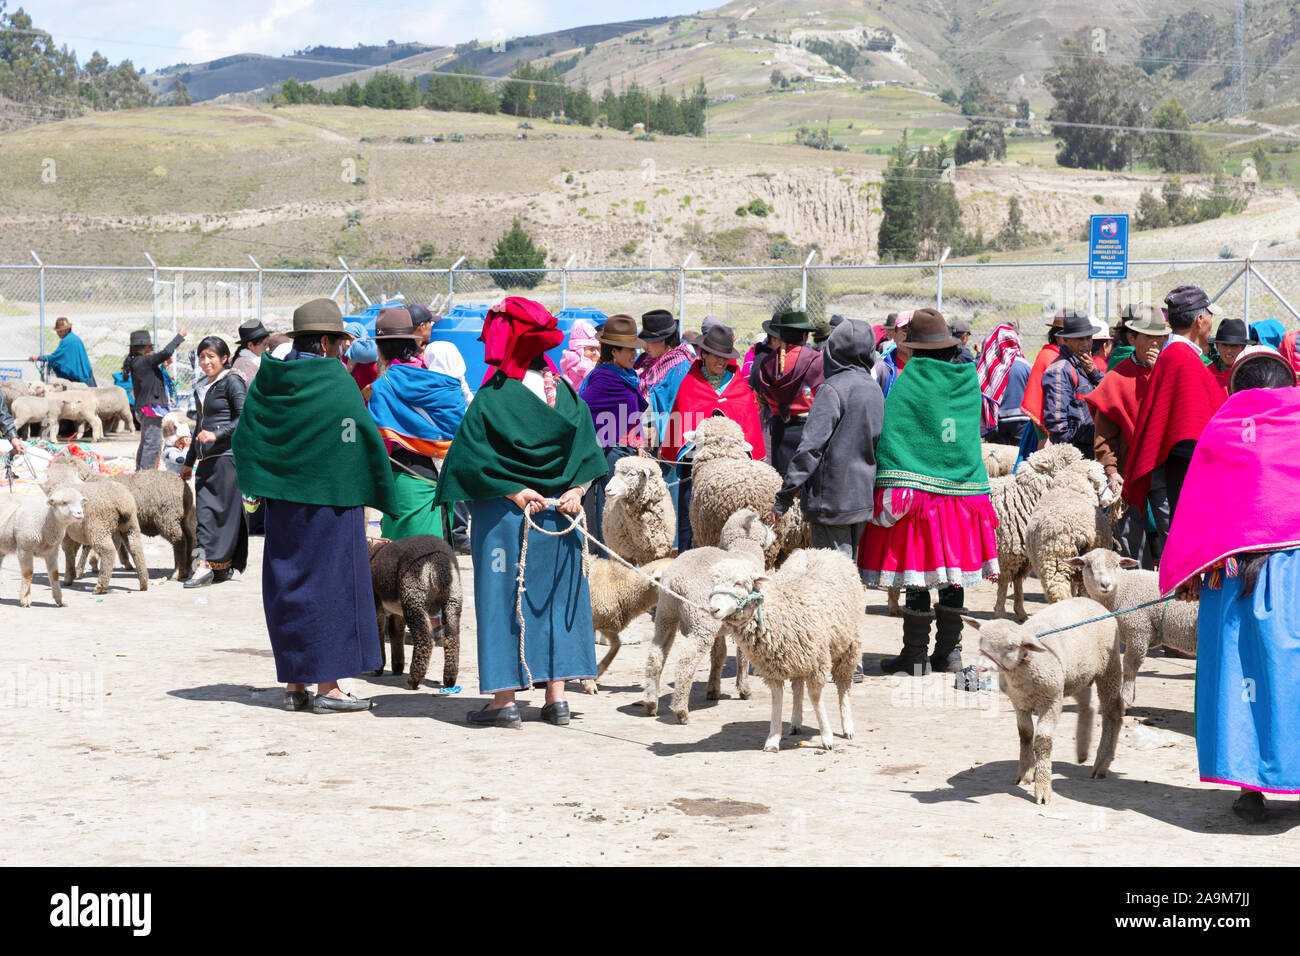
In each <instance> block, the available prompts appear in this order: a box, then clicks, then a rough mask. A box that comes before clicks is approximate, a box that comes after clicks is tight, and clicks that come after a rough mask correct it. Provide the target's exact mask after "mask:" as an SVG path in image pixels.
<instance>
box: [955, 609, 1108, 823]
mask: <svg viewBox="0 0 1300 956" xmlns="http://www.w3.org/2000/svg"><path fill="white" fill-rule="evenodd" d="M1105 613H1106V609H1105V608H1104V607H1102V606H1101V605H1100V604H1098V603H1097V602H1096V601H1094V600H1092V599H1091V598H1070V599H1068V600H1065V601H1062V602H1060V603H1059V604H1053V605H1051V606H1050V607H1048V608H1046V609H1044V610H1042V611H1039V612H1038V613H1037V614H1035V615H1034V616H1033V617H1031V618H1030V619H1029V620H1028V621H1026V622H1025V623H1024V624H1015V623H1013V622H1011V621H1008V620H994V621H977V620H975V619H974V618H970V617H964V618H963V620H964V621H965V622H966V624H967V625H968V626H970V627H973V628H975V630H976V631H978V632H979V638H980V653H981V655H983V658H984V659H986V660H987V661H988V662H989V663H991V664H992V666H993V667H995V668H996V669H997V672H998V686H999V687H1001V688H1002V692H1003V693H1004V694H1006V695H1007V697H1009V698H1010V699H1011V703H1012V705H1013V706H1014V707H1015V709H1016V728H1017V729H1018V730H1019V731H1020V763H1019V765H1018V767H1017V770H1016V783H1017V784H1021V783H1027V782H1029V775H1030V771H1031V770H1032V771H1033V782H1034V799H1035V800H1036V801H1037V802H1038V803H1047V802H1048V801H1049V800H1051V798H1052V735H1053V733H1054V731H1055V730H1056V723H1057V721H1058V720H1060V717H1061V705H1062V703H1063V701H1064V699H1065V698H1066V697H1073V698H1074V700H1075V704H1076V707H1077V710H1078V714H1079V724H1078V729H1077V730H1076V731H1075V753H1076V756H1077V757H1078V760H1079V763H1083V762H1084V761H1086V760H1087V759H1088V749H1089V745H1090V744H1091V742H1092V718H1093V704H1092V688H1093V685H1094V684H1095V685H1096V686H1097V698H1098V702H1099V704H1100V706H1101V742H1100V743H1099V744H1098V746H1097V759H1096V761H1095V762H1094V763H1093V765H1092V775H1093V777H1104V776H1106V771H1107V770H1108V769H1110V762H1111V760H1113V759H1114V757H1115V745H1116V742H1117V741H1118V739H1119V731H1120V725H1121V724H1122V723H1123V720H1124V701H1123V698H1122V697H1121V688H1120V684H1121V683H1122V680H1123V670H1124V665H1123V659H1122V657H1121V656H1120V650H1119V630H1118V628H1117V627H1116V625H1115V619H1114V618H1106V619H1105V620H1101V621H1093V622H1092V623H1091V624H1084V625H1082V626H1081V627H1077V628H1074V629H1073V630H1069V631H1064V632H1062V633H1060V634H1051V635H1046V636H1036V635H1041V634H1042V633H1043V632H1044V631H1050V630H1052V629H1053V628H1057V627H1063V626H1064V625H1067V624H1073V623H1076V622H1079V621H1086V620H1089V619H1091V618H1095V617H1099V616H1101V615H1103V614H1105ZM1034 714H1038V723H1037V725H1036V726H1035V724H1034Z"/></svg>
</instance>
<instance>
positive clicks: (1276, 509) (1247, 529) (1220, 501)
mask: <svg viewBox="0 0 1300 956" xmlns="http://www.w3.org/2000/svg"><path fill="white" fill-rule="evenodd" d="M1297 425H1300V388H1250V389H1246V390H1245V391H1241V392H1238V393H1237V394H1235V395H1233V396H1232V397H1231V398H1229V399H1228V400H1227V401H1226V402H1224V403H1223V405H1222V406H1220V408H1219V410H1218V411H1217V412H1215V414H1214V417H1213V418H1211V419H1210V421H1209V422H1208V423H1207V424H1206V426H1205V430H1204V431H1203V432H1202V433H1201V437H1200V440H1199V441H1198V442H1197V443H1196V453H1195V454H1194V455H1193V456H1192V464H1191V467H1190V468H1189V469H1188V471H1187V479H1186V481H1185V482H1184V483H1183V490H1182V494H1181V495H1180V496H1179V498H1178V510H1177V511H1176V512H1175V514H1174V522H1173V527H1171V528H1170V529H1169V540H1168V542H1167V543H1166V544H1165V550H1164V554H1163V555H1162V556H1161V561H1160V590H1161V593H1167V592H1169V591H1170V590H1172V589H1173V588H1176V587H1178V586H1179V585H1181V584H1183V583H1185V582H1186V581H1188V580H1190V579H1191V578H1193V577H1195V576H1196V575H1198V574H1201V573H1203V572H1205V571H1207V570H1209V569H1210V568H1212V567H1214V566H1215V565H1216V564H1218V563H1220V562H1221V561H1223V560H1224V559H1225V558H1227V557H1229V556H1230V555H1233V554H1239V553H1241V552H1243V551H1274V550H1280V549H1287V548H1296V547H1300V495H1298V494H1296V493H1295V489H1296V488H1300V428H1298V427H1297Z"/></svg>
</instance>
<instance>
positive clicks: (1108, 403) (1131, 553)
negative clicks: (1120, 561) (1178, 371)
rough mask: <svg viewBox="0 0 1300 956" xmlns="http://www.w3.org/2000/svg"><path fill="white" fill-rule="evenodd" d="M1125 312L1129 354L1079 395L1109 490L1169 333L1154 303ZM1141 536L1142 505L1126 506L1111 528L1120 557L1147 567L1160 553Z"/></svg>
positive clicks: (1118, 479) (1120, 477)
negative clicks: (1087, 413) (1088, 414)
mask: <svg viewBox="0 0 1300 956" xmlns="http://www.w3.org/2000/svg"><path fill="white" fill-rule="evenodd" d="M1124 315H1125V318H1124V320H1123V327H1122V328H1123V331H1124V332H1126V333H1127V334H1128V335H1130V336H1132V341H1133V346H1132V348H1130V349H1129V351H1130V352H1131V353H1132V354H1130V355H1128V356H1126V357H1125V358H1124V359H1123V360H1122V361H1120V362H1119V364H1117V365H1116V366H1115V367H1114V368H1113V369H1111V370H1110V371H1109V372H1107V373H1106V375H1105V377H1103V378H1102V380H1101V384H1100V385H1098V386H1097V387H1096V388H1095V389H1093V390H1092V391H1091V392H1089V393H1088V394H1087V395H1086V396H1085V397H1084V399H1083V400H1084V401H1085V402H1087V403H1088V408H1089V409H1090V410H1091V411H1092V421H1093V425H1094V432H1093V451H1094V453H1095V454H1096V457H1097V461H1098V462H1100V463H1101V466H1102V467H1103V468H1105V469H1106V479H1107V480H1108V481H1109V482H1110V487H1111V490H1113V491H1116V492H1118V491H1120V490H1121V489H1122V487H1123V485H1124V470H1125V467H1126V466H1127V465H1128V459H1129V452H1130V449H1132V447H1133V431H1134V429H1135V428H1136V426H1137V420H1138V408H1139V407H1140V406H1141V404H1142V397H1143V396H1144V395H1145V394H1146V388H1147V382H1148V381H1149V380H1150V378H1151V372H1152V370H1153V368H1154V367H1155V363H1156V359H1157V358H1158V357H1159V356H1160V347H1161V346H1162V345H1164V342H1165V339H1166V338H1167V337H1168V335H1169V327H1168V326H1167V325H1165V319H1164V316H1162V315H1161V314H1160V313H1159V312H1158V311H1156V307H1155V306H1153V305H1149V304H1145V303H1144V304H1142V305H1138V306H1133V307H1131V308H1126V309H1125V310H1124ZM1146 537H1147V510H1146V508H1145V507H1141V508H1129V509H1127V510H1126V511H1125V512H1124V517H1123V518H1121V519H1120V522H1119V524H1118V525H1117V526H1116V528H1115V540H1116V541H1117V542H1118V543H1119V546H1120V550H1121V552H1122V553H1123V554H1124V556H1125V557H1129V558H1132V559H1133V560H1135V561H1141V562H1142V564H1143V566H1144V567H1146V568H1151V567H1154V566H1155V560H1156V559H1157V558H1158V557H1159V555H1158V554H1156V553H1154V552H1153V551H1152V550H1151V549H1150V548H1146V549H1144V547H1143V546H1144V544H1145V543H1146ZM1144 550H1145V551H1146V553H1145V554H1144V553H1143V552H1144Z"/></svg>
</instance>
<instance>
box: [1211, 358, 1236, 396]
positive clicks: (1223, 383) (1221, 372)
mask: <svg viewBox="0 0 1300 956" xmlns="http://www.w3.org/2000/svg"><path fill="white" fill-rule="evenodd" d="M1206 368H1208V369H1209V370H1210V374H1211V375H1213V376H1214V380H1215V381H1216V382H1218V383H1219V387H1220V388H1222V389H1223V394H1224V396H1225V397H1226V396H1227V394H1228V379H1230V378H1231V377H1232V366H1231V365H1229V366H1228V367H1227V368H1216V367H1214V366H1213V365H1207V366H1206Z"/></svg>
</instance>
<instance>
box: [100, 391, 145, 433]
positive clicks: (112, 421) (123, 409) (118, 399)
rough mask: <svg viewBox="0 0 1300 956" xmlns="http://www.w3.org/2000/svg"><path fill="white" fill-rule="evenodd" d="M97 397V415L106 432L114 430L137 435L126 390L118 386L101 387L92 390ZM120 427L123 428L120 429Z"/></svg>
mask: <svg viewBox="0 0 1300 956" xmlns="http://www.w3.org/2000/svg"><path fill="white" fill-rule="evenodd" d="M90 393H91V394H92V395H94V396H95V414H96V415H98V416H99V419H100V422H101V423H102V427H103V430H104V432H111V431H114V430H118V431H123V432H126V433H127V434H134V433H135V418H134V416H133V415H132V414H131V400H130V398H128V397H127V394H126V390H125V389H123V388H121V387H119V386H117V385H100V386H98V387H96V388H92V389H90ZM118 425H121V426H122V427H121V428H120V429H118V427H117V426H118Z"/></svg>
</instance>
